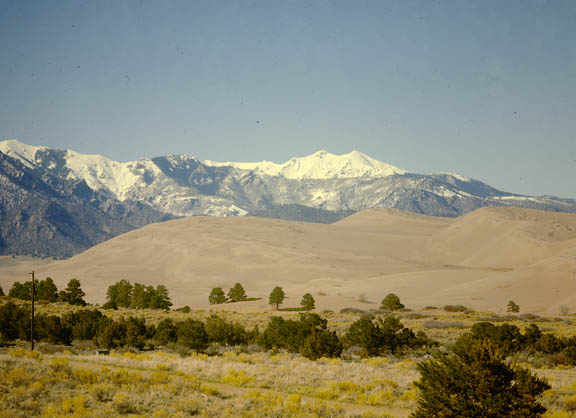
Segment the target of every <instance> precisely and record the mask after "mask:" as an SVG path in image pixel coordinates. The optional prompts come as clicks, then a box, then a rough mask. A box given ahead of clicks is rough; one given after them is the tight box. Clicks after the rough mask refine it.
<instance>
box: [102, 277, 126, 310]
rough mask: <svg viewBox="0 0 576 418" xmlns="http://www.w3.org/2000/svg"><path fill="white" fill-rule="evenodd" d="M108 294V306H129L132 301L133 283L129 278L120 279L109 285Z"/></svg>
mask: <svg viewBox="0 0 576 418" xmlns="http://www.w3.org/2000/svg"><path fill="white" fill-rule="evenodd" d="M106 296H107V300H106V304H105V306H106V307H107V308H112V309H115V308H129V307H130V305H131V303H132V284H131V283H130V282H129V281H128V280H120V281H119V282H116V283H115V284H113V285H112V286H109V287H108V291H107V292H106Z"/></svg>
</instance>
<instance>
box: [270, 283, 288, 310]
mask: <svg viewBox="0 0 576 418" xmlns="http://www.w3.org/2000/svg"><path fill="white" fill-rule="evenodd" d="M284 298H286V294H285V293H284V290H283V289H282V288H281V287H280V286H276V287H275V288H274V289H272V292H270V296H269V297H268V303H269V304H270V305H276V310H278V309H280V305H282V302H284Z"/></svg>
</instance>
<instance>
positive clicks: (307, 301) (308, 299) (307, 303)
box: [300, 293, 316, 311]
mask: <svg viewBox="0 0 576 418" xmlns="http://www.w3.org/2000/svg"><path fill="white" fill-rule="evenodd" d="M300 305H302V307H303V308H304V309H306V310H307V311H311V310H312V309H314V308H315V307H316V301H315V300H314V298H313V297H312V295H311V294H310V293H306V294H305V295H304V296H302V301H301V302H300Z"/></svg>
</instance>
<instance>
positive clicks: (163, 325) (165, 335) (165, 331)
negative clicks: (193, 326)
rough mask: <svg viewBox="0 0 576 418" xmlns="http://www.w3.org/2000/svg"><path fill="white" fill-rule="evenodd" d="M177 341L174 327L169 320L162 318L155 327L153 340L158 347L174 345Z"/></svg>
mask: <svg viewBox="0 0 576 418" xmlns="http://www.w3.org/2000/svg"><path fill="white" fill-rule="evenodd" d="M177 339H178V335H177V334H176V326H175V325H174V322H172V320H171V319H170V318H164V319H163V320H162V321H160V323H158V326H157V327H156V332H155V333H154V340H155V341H156V343H158V344H160V345H166V344H170V343H175V342H176V340H177Z"/></svg>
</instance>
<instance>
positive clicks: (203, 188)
mask: <svg viewBox="0 0 576 418" xmlns="http://www.w3.org/2000/svg"><path fill="white" fill-rule="evenodd" d="M0 152H1V153H3V154H4V157H3V158H4V159H6V158H13V159H15V160H18V161H19V162H20V165H21V166H22V169H26V170H27V171H26V172H27V173H28V174H29V175H30V176H33V177H34V178H35V179H38V181H42V182H45V181H47V180H46V179H49V181H48V183H49V184H51V185H52V186H51V187H56V188H57V189H58V190H59V191H60V193H61V194H62V193H64V192H65V193H69V192H68V191H69V190H70V188H71V187H74V188H77V187H79V188H81V189H82V190H83V192H82V193H85V194H87V195H90V196H97V197H90V198H89V199H92V201H98V202H100V203H99V204H100V206H99V208H100V209H102V208H103V206H106V208H105V210H104V212H105V213H106V214H107V215H110V216H111V221H112V220H114V221H118V222H121V223H126V224H127V225H129V226H131V227H136V226H141V225H145V224H147V223H150V222H154V221H157V220H159V219H162V218H163V216H164V214H169V215H171V216H175V217H187V216H194V215H210V216H246V215H255V216H266V217H272V218H284V219H292V220H306V221H313V222H334V221H336V220H338V219H341V218H343V217H345V216H347V215H349V214H351V213H353V212H356V211H360V210H364V209H369V208H377V207H386V208H395V209H401V210H407V211H411V212H416V213H421V214H426V215H436V216H449V217H454V216H459V215H461V214H464V213H467V212H470V211H472V210H474V209H477V208H480V207H484V206H515V207H522V208H533V209H542V210H550V211H558V212H576V201H575V200H572V199H558V198H555V197H551V196H543V197H529V196H520V195H515V194H512V193H507V192H503V191H500V190H497V189H494V188H492V187H490V186H488V185H486V184H484V183H482V182H480V181H476V180H473V179H469V178H466V177H463V176H460V175H456V174H430V175H424V174H416V173H409V172H407V171H405V170H402V169H400V168H398V167H394V166H392V165H389V164H386V163H383V162H380V161H377V160H374V159H373V158H370V157H369V156H367V155H365V154H362V153H361V152H358V151H352V152H350V153H348V154H344V155H334V154H330V153H328V152H326V151H319V152H317V153H314V154H312V155H309V156H306V157H302V158H292V159H291V160H289V161H287V162H285V163H283V164H276V163H272V162H269V161H264V162H259V163H234V162H225V163H220V162H213V161H201V160H199V159H197V158H195V157H191V156H188V155H169V156H161V157H155V158H150V159H142V160H139V161H130V162H119V161H114V160H110V159H108V158H106V157H103V156H101V155H83V154H79V153H77V152H75V151H71V150H56V149H51V148H47V147H37V146H30V145H26V144H23V143H21V142H18V141H15V140H9V141H3V142H0ZM48 183H47V184H48ZM11 187H16V188H17V189H18V190H22V193H23V196H28V193H30V190H28V188H27V187H28V185H27V183H19V184H15V185H13V186H11ZM14 193H15V192H13V193H12V194H9V193H7V191H3V194H4V195H5V197H4V198H3V199H4V201H6V202H11V201H13V200H14V199H16V200H17V198H16V197H14ZM72 194H73V193H72ZM63 196H64V195H63ZM85 198H86V197H85ZM104 202H106V203H104ZM6 204H8V203H6ZM115 211H116V212H122V213H116V214H114V212H115ZM6 216H8V215H6ZM18 216H19V215H18V213H16V212H14V213H12V212H11V215H10V216H9V217H6V218H5V219H6V222H7V223H12V224H18ZM78 216H80V215H78ZM136 218H138V219H136ZM38 222H40V223H41V221H38ZM7 228H8V227H7ZM109 229H110V231H111V232H110V233H109V234H110V236H113V235H115V234H116V233H118V231H121V230H122V228H116V227H114V228H112V227H111V228H109ZM11 234H12V235H11V236H13V237H16V235H15V232H12V233H11ZM1 237H2V239H4V240H6V237H7V235H6V236H5V235H2V236H1ZM73 239H77V240H79V242H83V243H84V244H83V245H82V246H81V247H82V248H86V246H88V243H89V242H100V241H101V240H102V239H105V238H104V236H99V237H98V238H97V239H93V240H92V241H90V240H88V241H87V240H86V239H85V238H79V237H74V238H73ZM75 245H76V244H75ZM4 248H5V250H4V252H6V251H7V250H6V248H8V247H6V246H5V247H4ZM26 248H29V246H27V247H26ZM30 248H31V247H30ZM43 248H44V249H43V250H42V251H41V252H40V253H42V254H45V253H46V251H47V250H46V248H47V247H46V248H45V246H44V247H43ZM76 248H78V249H79V248H80V247H79V246H78V245H76ZM27 251H29V250H27ZM59 253H61V252H59ZM66 253H70V250H67V251H66ZM47 254H54V252H50V251H49V252H48V253H47Z"/></svg>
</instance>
